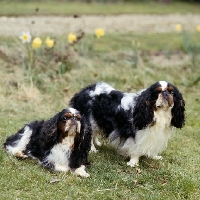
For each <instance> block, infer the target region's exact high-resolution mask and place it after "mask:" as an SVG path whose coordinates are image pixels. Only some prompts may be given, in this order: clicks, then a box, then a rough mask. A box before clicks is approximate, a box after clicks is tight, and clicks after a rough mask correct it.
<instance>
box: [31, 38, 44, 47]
mask: <svg viewBox="0 0 200 200" xmlns="http://www.w3.org/2000/svg"><path fill="white" fill-rule="evenodd" d="M41 45H42V40H41V39H40V38H39V37H37V38H35V39H34V40H33V42H32V48H33V49H37V48H40V47H41Z"/></svg>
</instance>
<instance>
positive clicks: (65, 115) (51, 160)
mask: <svg viewBox="0 0 200 200" xmlns="http://www.w3.org/2000/svg"><path fill="white" fill-rule="evenodd" d="M90 134H91V130H90V126H87V124H86V123H85V119H84V117H82V118H81V115H80V113H79V112H78V111H77V110H75V109H73V108H68V109H64V110H62V111H61V112H59V113H57V114H56V115H55V116H54V117H53V118H51V119H49V120H47V121H33V122H31V123H29V124H26V125H25V126H24V127H23V128H22V129H20V130H19V131H18V132H17V133H16V134H14V135H12V136H10V137H8V138H7V140H6V142H5V143H4V148H5V149H6V150H7V151H8V152H9V153H11V154H13V155H14V156H16V157H19V158H26V157H31V158H33V159H38V160H39V163H40V164H41V165H42V166H44V167H46V168H49V169H51V170H54V171H62V172H67V171H69V170H70V171H72V172H74V173H75V174H77V175H80V176H83V177H88V176H89V174H88V173H87V172H86V171H85V164H88V161H87V155H88V151H89V150H90V146H91V135H90Z"/></svg>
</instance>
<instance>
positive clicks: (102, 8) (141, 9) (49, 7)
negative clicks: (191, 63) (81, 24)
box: [0, 0, 200, 16]
mask: <svg viewBox="0 0 200 200" xmlns="http://www.w3.org/2000/svg"><path fill="white" fill-rule="evenodd" d="M36 8H37V9H39V11H38V12H37V11H36ZM199 8H200V4H194V3H184V2H173V3H171V4H167V5H165V4H161V3H158V2H145V3H144V2H141V3H138V2H136V3H132V4H131V3H123V4H122V3H115V4H111V3H104V4H102V3H91V4H89V3H80V2H79V3H77V2H75V3H72V2H66V1H55V0H52V1H34V2H32V1H15V2H13V1H0V15H1V16H3V15H5V16H21V15H35V14H37V15H75V14H78V15H80V14H109V15H113V14H124V13H126V14H170V13H181V14H186V13H200V12H199V10H200V9H199Z"/></svg>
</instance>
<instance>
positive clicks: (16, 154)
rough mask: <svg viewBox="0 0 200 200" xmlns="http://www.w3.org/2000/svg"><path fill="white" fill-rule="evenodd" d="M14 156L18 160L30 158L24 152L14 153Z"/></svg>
mask: <svg viewBox="0 0 200 200" xmlns="http://www.w3.org/2000/svg"><path fill="white" fill-rule="evenodd" d="M14 156H16V157H17V158H23V159H24V158H28V156H27V155H25V154H24V153H23V152H22V151H17V152H15V153H14Z"/></svg>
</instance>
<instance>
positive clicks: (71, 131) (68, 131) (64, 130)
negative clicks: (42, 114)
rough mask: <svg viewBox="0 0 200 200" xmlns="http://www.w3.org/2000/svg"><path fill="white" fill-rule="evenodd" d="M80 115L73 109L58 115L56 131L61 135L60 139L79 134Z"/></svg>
mask: <svg viewBox="0 0 200 200" xmlns="http://www.w3.org/2000/svg"><path fill="white" fill-rule="evenodd" d="M80 120H81V115H80V113H79V111H77V110H76V109H74V108H68V109H64V110H62V111H61V112H60V113H59V119H58V123H57V127H58V131H59V132H60V133H61V135H62V138H65V137H67V136H75V135H76V134H77V133H80V129H81V123H80Z"/></svg>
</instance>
